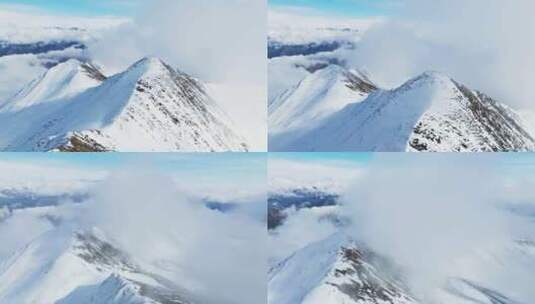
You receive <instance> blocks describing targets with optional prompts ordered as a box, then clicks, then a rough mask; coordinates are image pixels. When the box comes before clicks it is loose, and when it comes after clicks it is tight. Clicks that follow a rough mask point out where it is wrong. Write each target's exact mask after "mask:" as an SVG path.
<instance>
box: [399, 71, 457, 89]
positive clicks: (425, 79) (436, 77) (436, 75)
mask: <svg viewBox="0 0 535 304" xmlns="http://www.w3.org/2000/svg"><path fill="white" fill-rule="evenodd" d="M447 83H453V80H452V79H451V78H450V77H449V76H447V75H446V74H444V73H442V72H438V71H426V72H423V73H422V74H420V75H418V76H416V77H414V78H412V79H410V80H409V81H407V82H406V83H405V84H406V85H409V86H411V87H412V86H413V85H414V84H428V85H435V84H447ZM403 86H405V85H403ZM403 86H402V87H403Z"/></svg>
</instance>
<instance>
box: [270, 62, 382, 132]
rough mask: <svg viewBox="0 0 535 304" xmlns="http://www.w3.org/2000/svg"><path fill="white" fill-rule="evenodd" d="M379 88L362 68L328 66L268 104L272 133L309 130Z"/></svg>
mask: <svg viewBox="0 0 535 304" xmlns="http://www.w3.org/2000/svg"><path fill="white" fill-rule="evenodd" d="M376 89H377V87H376V86H375V85H374V84H373V82H371V81H370V80H369V79H368V77H366V76H365V75H364V74H362V73H361V72H359V71H350V70H347V69H345V68H343V67H340V66H338V65H329V66H327V67H325V68H323V69H319V70H318V71H315V72H314V73H312V74H310V75H308V76H307V77H305V78H304V79H303V80H302V81H300V82H299V83H298V84H297V85H296V86H294V87H292V88H290V89H289V90H287V91H285V92H284V93H283V94H281V95H280V96H278V97H277V98H276V99H275V100H274V101H273V102H272V103H271V104H270V105H269V126H270V132H271V134H278V133H285V132H289V131H293V130H301V131H302V130H306V129H310V128H311V127H312V126H314V124H317V122H318V121H321V120H322V119H324V118H325V117H327V116H329V115H331V114H333V113H335V112H337V111H339V110H341V109H342V108H344V106H346V105H347V104H348V103H349V102H358V101H362V100H363V99H365V98H366V97H367V96H368V94H369V93H371V92H373V91H374V90H376Z"/></svg>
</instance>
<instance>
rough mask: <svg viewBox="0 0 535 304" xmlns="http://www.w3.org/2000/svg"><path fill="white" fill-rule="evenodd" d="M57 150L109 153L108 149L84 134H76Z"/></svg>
mask: <svg viewBox="0 0 535 304" xmlns="http://www.w3.org/2000/svg"><path fill="white" fill-rule="evenodd" d="M57 149H58V150H59V151H60V152H109V150H108V149H107V148H106V147H104V146H103V145H101V144H99V143H98V142H96V141H95V140H93V139H91V138H90V137H89V136H87V135H82V134H74V135H73V136H71V137H70V138H69V139H68V141H67V143H66V144H64V145H62V146H60V147H58V148H57Z"/></svg>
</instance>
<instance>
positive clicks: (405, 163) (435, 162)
mask: <svg viewBox="0 0 535 304" xmlns="http://www.w3.org/2000/svg"><path fill="white" fill-rule="evenodd" d="M499 157H500V156H491V155H481V154H480V155H477V156H471V155H452V154H450V155H420V156H419V157H417V158H415V157H411V155H392V154H378V155H377V157H376V158H375V159H374V160H373V161H372V162H371V164H370V168H369V170H368V172H367V174H366V175H365V177H364V178H362V179H361V180H359V182H358V183H355V184H354V186H353V187H352V190H351V191H348V192H347V193H346V194H345V195H344V196H343V200H342V201H343V204H344V209H345V210H344V212H343V213H345V214H346V215H347V216H348V217H350V218H351V219H352V223H353V224H352V226H351V228H350V233H351V234H352V235H353V236H354V237H355V238H356V239H357V240H359V241H362V242H363V243H365V244H366V245H367V246H369V247H370V248H372V249H373V250H374V251H375V252H378V253H379V254H381V255H384V256H386V257H388V258H390V259H391V260H392V261H394V262H395V263H398V264H399V265H400V266H401V267H402V268H403V269H404V272H405V273H406V277H407V280H408V282H407V283H408V285H409V287H410V289H411V291H412V292H413V293H414V294H415V295H416V296H417V297H418V298H419V299H421V300H422V301H423V302H425V303H437V302H439V301H438V300H437V299H436V296H437V292H441V290H442V288H444V287H445V286H446V284H447V282H448V280H449V279H451V278H459V277H460V278H468V279H473V280H475V281H477V282H480V283H482V284H488V285H487V286H489V285H490V286H493V285H495V284H498V286H504V284H506V285H505V286H508V287H507V288H506V291H507V292H509V293H510V294H512V295H514V296H516V297H517V298H518V299H529V298H530V297H531V298H532V297H533V296H534V294H533V293H532V292H531V290H532V289H531V288H529V286H526V284H528V282H532V279H533V275H532V274H530V273H529V272H530V270H528V269H527V268H526V267H525V265H523V266H519V267H511V265H512V264H514V263H515V261H514V259H512V261H506V262H507V263H509V264H508V265H509V266H508V267H507V268H505V269H502V268H498V269H496V268H495V267H503V266H495V265H496V263H498V264H500V263H501V262H499V260H496V259H497V258H496V257H493V256H492V253H494V252H497V251H498V252H499V251H500V250H508V249H510V248H511V247H512V246H513V241H514V240H520V239H524V237H526V236H532V235H533V234H532V232H533V231H534V230H533V226H532V224H529V223H528V222H527V221H526V219H525V218H522V217H520V216H518V215H516V214H513V213H512V212H509V211H508V210H507V208H505V206H507V205H508V204H512V203H513V201H512V200H517V199H519V198H520V197H533V195H532V194H531V192H532V191H530V190H529V189H532V188H533V186H531V188H524V189H523V190H522V191H519V192H518V193H516V195H514V196H511V195H510V194H511V192H510V191H509V190H508V187H510V184H509V183H508V182H506V180H507V179H506V178H505V176H506V175H507V174H506V173H507V172H506V170H504V167H503V166H502V164H503V163H502V162H500V161H499ZM509 182H510V180H509ZM516 189H517V190H518V188H516ZM530 231H531V232H530ZM489 261H490V263H489ZM489 265H490V266H489ZM526 276H527V277H526ZM513 282H514V283H513ZM484 286H485V285H484Z"/></svg>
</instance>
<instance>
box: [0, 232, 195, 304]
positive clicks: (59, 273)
mask: <svg viewBox="0 0 535 304" xmlns="http://www.w3.org/2000/svg"><path fill="white" fill-rule="evenodd" d="M0 281H1V282H2V284H1V285H2V286H0V302H2V303H43V304H52V303H58V304H71V303H72V304H74V303H76V304H91V303H95V304H96V303H110V304H111V303H116V304H134V303H136V304H170V303H177V304H178V303H183V304H186V303H192V302H190V301H189V300H187V297H188V295H187V293H186V292H184V291H182V290H181V289H180V288H179V287H177V286H174V285H173V284H172V283H171V282H170V281H168V280H166V279H164V278H163V277H161V276H158V275H156V274H153V273H150V272H147V271H145V270H143V269H142V268H141V267H140V266H139V265H137V264H136V263H135V262H134V261H133V260H132V258H131V257H129V256H128V255H127V254H126V253H124V252H122V251H121V250H120V249H118V248H117V247H116V246H114V245H113V244H111V243H110V242H109V241H107V240H105V239H104V238H103V237H102V236H97V234H96V233H93V232H82V231H76V232H69V231H63V230H51V231H48V232H45V233H43V234H41V235H40V236H38V237H37V238H35V239H34V240H33V241H31V242H30V243H29V244H27V245H26V246H25V247H24V248H22V249H20V250H19V251H17V252H15V253H14V254H13V255H12V256H11V257H10V258H8V259H6V260H4V261H3V262H2V263H1V264H0Z"/></svg>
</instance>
